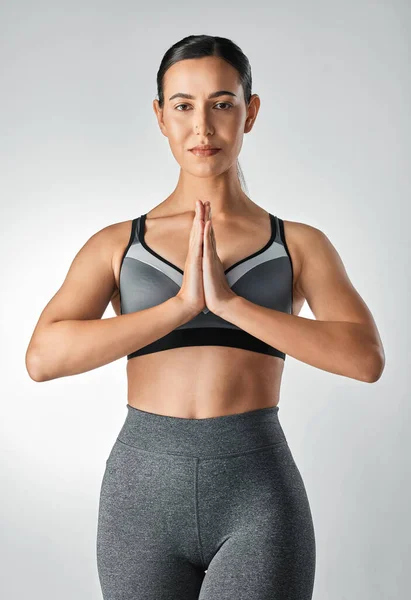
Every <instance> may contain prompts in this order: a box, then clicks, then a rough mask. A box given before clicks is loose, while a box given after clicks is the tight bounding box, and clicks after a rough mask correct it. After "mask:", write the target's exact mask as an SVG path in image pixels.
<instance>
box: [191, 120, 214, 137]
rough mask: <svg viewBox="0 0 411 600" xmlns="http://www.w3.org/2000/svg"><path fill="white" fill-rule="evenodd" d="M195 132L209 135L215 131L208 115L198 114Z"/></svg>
mask: <svg viewBox="0 0 411 600" xmlns="http://www.w3.org/2000/svg"><path fill="white" fill-rule="evenodd" d="M194 133H196V134H200V135H201V136H203V137H207V136H208V135H211V134H212V133H213V131H212V126H211V123H210V122H209V119H208V118H207V116H206V115H198V116H197V117H196V120H195V122H194Z"/></svg>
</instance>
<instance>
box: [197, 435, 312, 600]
mask: <svg viewBox="0 0 411 600" xmlns="http://www.w3.org/2000/svg"><path fill="white" fill-rule="evenodd" d="M222 460H223V462H221V460H220V462H218V461H207V462H204V464H202V465H200V475H201V478H200V483H202V486H201V487H200V490H199V491H200V495H199V500H200V531H201V536H202V540H203V545H204V554H205V557H206V563H207V572H206V575H205V578H204V581H203V584H202V587H201V592H200V596H199V600H214V599H215V598H218V599H219V600H283V599H284V598H287V600H311V598H312V593H313V587H314V575H315V561H316V559H315V535H314V527H313V521H312V516H311V510H310V506H309V502H308V497H307V494H306V490H305V486H304V483H303V480H302V477H301V474H300V471H299V469H298V468H297V466H296V464H295V461H294V459H293V457H292V454H291V451H290V449H289V446H288V444H286V443H284V444H280V445H278V446H277V447H273V448H272V449H268V450H264V451H260V452H255V453H249V454H246V455H243V456H237V457H234V458H231V459H227V460H226V459H222ZM206 481H208V486H206ZM210 482H212V486H210ZM201 499H202V500H203V502H201ZM201 508H202V510H201ZM212 513H214V517H213V514H212Z"/></svg>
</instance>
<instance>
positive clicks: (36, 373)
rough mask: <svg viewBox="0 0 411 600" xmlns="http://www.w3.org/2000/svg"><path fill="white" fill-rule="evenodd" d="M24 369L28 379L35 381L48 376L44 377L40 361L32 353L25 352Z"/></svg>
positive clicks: (46, 378)
mask: <svg viewBox="0 0 411 600" xmlns="http://www.w3.org/2000/svg"><path fill="white" fill-rule="evenodd" d="M26 370H27V373H28V374H29V376H30V379H32V380H33V381H35V382H37V383H40V382H42V381H48V380H49V378H48V377H45V375H44V373H42V371H41V365H40V361H39V359H38V357H37V356H36V355H34V354H33V353H29V352H27V353H26Z"/></svg>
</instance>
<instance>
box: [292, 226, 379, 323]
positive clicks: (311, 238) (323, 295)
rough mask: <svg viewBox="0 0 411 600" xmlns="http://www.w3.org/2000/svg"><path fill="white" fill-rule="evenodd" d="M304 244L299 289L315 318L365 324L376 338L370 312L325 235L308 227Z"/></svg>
mask: <svg viewBox="0 0 411 600" xmlns="http://www.w3.org/2000/svg"><path fill="white" fill-rule="evenodd" d="M301 240H302V242H303V245H302V251H301V254H302V257H303V260H302V268H301V273H300V277H299V280H298V288H299V290H300V292H301V294H302V295H303V296H304V298H305V299H306V300H307V303H308V305H309V307H310V309H311V311H312V313H313V314H314V316H315V318H316V319H318V320H321V321H350V322H352V323H363V324H365V325H367V326H368V327H369V328H370V330H372V331H373V332H374V334H376V333H377V330H376V325H375V322H374V319H373V317H372V314H371V312H370V310H369V309H368V307H367V305H366V303H365V302H364V300H363V299H362V297H361V296H360V294H359V293H358V292H357V290H356V289H355V288H354V286H353V284H352V283H351V281H350V279H349V277H348V274H347V271H346V269H345V266H344V263H343V261H342V259H341V257H340V255H339V254H338V252H337V250H336V249H335V247H334V246H333V244H332V243H331V241H330V240H329V239H328V237H327V236H326V235H325V233H323V232H322V231H320V230H319V229H317V228H315V227H311V226H310V225H304V227H303V230H302V235H301Z"/></svg>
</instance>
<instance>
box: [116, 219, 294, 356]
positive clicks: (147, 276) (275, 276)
mask: <svg viewBox="0 0 411 600" xmlns="http://www.w3.org/2000/svg"><path fill="white" fill-rule="evenodd" d="M268 214H269V215H270V222H271V236H270V239H269V240H268V242H267V243H266V244H265V246H263V247H262V248H261V249H260V250H258V251H257V252H254V253H253V254H251V255H250V256H247V257H245V258H242V259H241V260H239V261H237V262H236V263H234V264H233V265H231V267H229V268H228V269H226V270H225V271H224V273H225V275H226V279H227V282H228V284H229V286H230V288H231V289H232V290H233V292H235V293H236V294H237V295H239V296H243V297H244V298H246V299H247V300H249V301H250V302H254V303H255V304H259V305H260V306H265V307H267V308H272V309H275V310H278V311H281V312H285V313H289V314H291V312H292V304H293V265H292V261H291V256H290V253H289V251H288V247H287V243H286V240H285V235H284V223H283V221H282V219H280V218H278V217H276V216H274V215H272V214H271V213H268ZM146 217H147V214H143V215H141V216H140V217H137V218H135V219H133V220H132V226H131V234H130V239H129V241H128V244H127V247H126V249H125V251H124V253H123V257H122V260H121V264H120V281H119V284H120V285H119V287H120V289H119V294H120V310H121V314H127V313H132V312H136V311H139V310H144V309H146V308H151V307H153V306H156V305H158V304H161V303H162V302H165V301H166V300H169V299H170V298H172V297H173V296H175V295H176V294H177V293H178V291H179V290H180V288H181V285H182V282H183V275H184V272H183V271H182V270H181V269H180V268H179V267H176V265H173V263H172V262H170V261H169V260H167V259H165V258H164V257H163V256H160V254H157V252H155V251H154V250H153V249H152V248H150V247H149V246H147V244H146V242H145V240H144V234H145V221H146ZM183 346H231V347H234V348H243V349H245V350H251V351H252V352H260V353H262V354H268V355H271V356H278V357H280V358H282V359H283V360H285V353H284V352H281V351H280V350H277V348H274V347H273V346H270V345H269V344H267V343H266V342H263V341H262V340H260V339H259V338H257V337H255V336H253V335H251V334H249V333H248V332H246V331H244V330H243V329H241V328H240V327H237V326H236V325H234V324H233V323H230V322H229V321H226V320H225V319H223V318H222V317H219V316H218V315H216V314H214V313H213V312H211V311H210V310H209V309H208V308H207V307H205V308H204V309H203V310H202V311H201V312H200V313H199V314H198V315H196V316H195V317H194V318H193V319H191V320H190V321H187V322H186V323H184V324H183V325H180V326H179V327H176V328H175V329H174V330H173V331H171V332H170V333H168V334H167V335H165V336H163V337H161V338H159V339H157V340H155V341H154V342H152V343H151V344H148V345H147V346H143V347H142V348H139V349H138V350H136V351H135V352H132V353H131V354H128V355H127V360H129V359H130V358H134V357H135V356H141V355H143V354H150V353H152V352H159V351H161V350H169V349H171V348H180V347H183Z"/></svg>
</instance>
